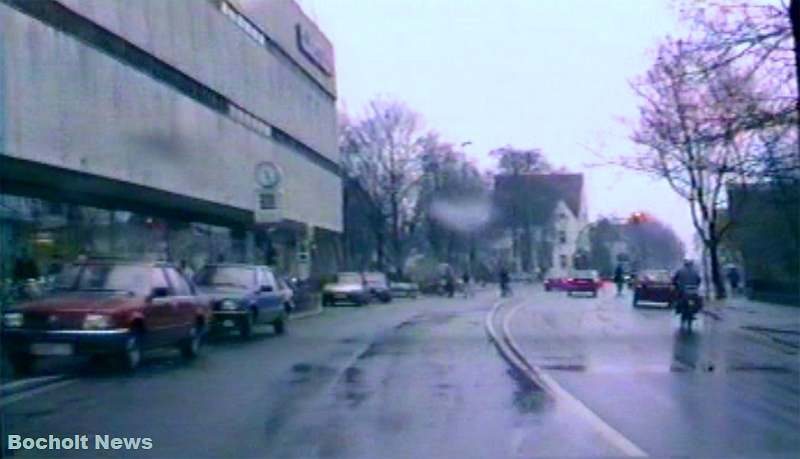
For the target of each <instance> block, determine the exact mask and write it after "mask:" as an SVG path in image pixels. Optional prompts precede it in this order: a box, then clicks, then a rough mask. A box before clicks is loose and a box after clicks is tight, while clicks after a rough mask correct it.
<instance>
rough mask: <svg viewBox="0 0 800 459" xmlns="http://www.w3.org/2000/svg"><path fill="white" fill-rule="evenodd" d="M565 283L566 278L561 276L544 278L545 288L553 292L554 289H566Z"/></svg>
mask: <svg viewBox="0 0 800 459" xmlns="http://www.w3.org/2000/svg"><path fill="white" fill-rule="evenodd" d="M565 284H566V282H565V279H561V278H560V277H549V278H547V279H545V280H544V290H545V291H546V292H551V291H553V290H556V291H560V290H564V289H565V287H566V285H565Z"/></svg>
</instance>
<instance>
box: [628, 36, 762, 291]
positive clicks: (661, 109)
mask: <svg viewBox="0 0 800 459" xmlns="http://www.w3.org/2000/svg"><path fill="white" fill-rule="evenodd" d="M737 70H738V69H737V68H736V67H734V66H710V65H709V64H708V61H707V60H706V56H705V55H703V54H701V53H696V52H690V51H688V50H687V48H686V47H685V46H684V45H683V43H682V42H680V41H672V40H667V41H666V42H665V43H664V44H662V46H661V47H660V48H659V50H658V56H657V60H656V62H655V64H654V65H653V67H652V68H651V69H650V70H649V71H648V72H647V74H646V75H645V76H644V77H643V78H641V79H640V80H639V81H637V82H635V83H634V84H633V88H634V90H635V91H636V92H637V94H638V95H639V97H640V99H641V106H640V119H639V124H638V125H637V126H635V127H634V132H633V135H632V140H633V141H634V142H635V143H636V144H638V145H640V146H642V147H644V148H643V149H642V150H641V151H640V152H639V153H638V154H637V155H635V156H633V157H628V158H625V159H624V160H623V165H625V166H627V167H629V168H632V169H635V170H639V171H642V172H645V173H648V174H652V175H655V176H657V177H660V178H663V179H666V181H667V182H668V183H669V185H670V186H671V187H672V189H673V190H674V191H675V192H676V193H678V194H679V195H680V196H681V197H683V198H684V199H686V200H687V202H688V203H689V207H690V211H691V216H692V221H693V224H694V227H695V229H696V231H697V233H698V235H699V237H700V239H701V240H702V242H703V245H704V246H705V248H706V249H707V250H708V253H709V256H710V261H711V271H712V272H711V275H712V281H713V283H714V287H715V293H716V296H717V297H718V298H723V297H725V286H724V282H723V280H722V276H721V267H720V262H719V248H720V241H721V239H722V237H723V236H724V234H725V232H726V231H728V229H729V227H730V222H729V221H724V220H723V219H722V218H721V217H722V212H721V209H722V208H723V207H724V205H725V198H726V196H725V193H724V190H725V185H726V184H728V183H730V182H740V183H744V179H745V175H744V174H742V171H743V170H746V169H747V168H749V167H751V165H752V163H753V162H754V159H753V157H752V145H753V143H754V142H755V139H756V136H755V135H754V131H753V128H752V124H753V120H755V119H759V118H760V117H761V116H762V114H763V113H764V112H765V110H764V108H763V104H762V101H763V100H764V95H763V94H761V93H760V92H759V90H758V89H757V87H756V85H755V84H754V81H753V80H754V76H753V74H752V73H750V72H739V71H737ZM760 123H761V125H762V126H767V125H769V120H768V119H761V120H760Z"/></svg>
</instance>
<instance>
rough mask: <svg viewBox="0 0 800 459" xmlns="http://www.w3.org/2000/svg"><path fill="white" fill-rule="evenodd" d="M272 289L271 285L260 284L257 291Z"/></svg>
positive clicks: (269, 290)
mask: <svg viewBox="0 0 800 459" xmlns="http://www.w3.org/2000/svg"><path fill="white" fill-rule="evenodd" d="M272 290H273V289H272V286H271V285H262V286H261V287H260V288H259V289H258V291H259V292H271V291H272Z"/></svg>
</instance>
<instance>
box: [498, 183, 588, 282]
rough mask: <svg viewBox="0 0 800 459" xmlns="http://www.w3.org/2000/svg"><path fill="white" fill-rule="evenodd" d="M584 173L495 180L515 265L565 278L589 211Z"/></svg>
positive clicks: (583, 243)
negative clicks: (587, 208)
mask: <svg viewBox="0 0 800 459" xmlns="http://www.w3.org/2000/svg"><path fill="white" fill-rule="evenodd" d="M583 183H584V182H583V175H582V174H567V173H554V174H508V175H499V176H497V177H496V179H495V205H496V207H497V208H498V209H499V211H500V215H501V217H500V218H501V225H502V226H503V227H504V228H505V231H506V233H507V235H508V236H507V237H508V238H510V240H511V242H512V250H511V264H512V266H513V267H514V269H516V270H520V271H526V272H533V273H540V272H542V273H544V274H545V275H546V276H549V277H565V276H567V275H568V274H569V272H570V271H571V270H572V269H573V268H574V267H575V257H576V254H577V253H578V251H579V250H588V241H587V238H586V237H585V236H584V234H583V233H584V232H585V229H586V228H587V223H588V220H587V210H586V199H585V190H584V186H583Z"/></svg>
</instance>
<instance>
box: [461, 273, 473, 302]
mask: <svg viewBox="0 0 800 459" xmlns="http://www.w3.org/2000/svg"><path fill="white" fill-rule="evenodd" d="M470 281H471V279H470V276H469V272H467V271H464V274H462V275H461V282H462V283H463V284H464V287H463V288H464V298H469V297H471V296H472V285H471V284H470Z"/></svg>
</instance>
